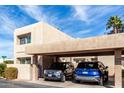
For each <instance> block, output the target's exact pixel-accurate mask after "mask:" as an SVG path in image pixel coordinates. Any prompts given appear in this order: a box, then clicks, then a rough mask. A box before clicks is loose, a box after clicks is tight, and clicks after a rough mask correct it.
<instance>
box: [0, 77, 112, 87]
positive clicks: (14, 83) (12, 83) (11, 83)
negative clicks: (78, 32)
mask: <svg viewBox="0 0 124 93" xmlns="http://www.w3.org/2000/svg"><path fill="white" fill-rule="evenodd" d="M113 80H114V79H113V78H110V80H109V82H108V83H107V84H105V85H104V86H99V85H98V84H97V83H88V82H87V83H86V82H81V83H74V82H72V81H71V80H70V81H69V80H68V81H66V82H60V81H44V80H43V79H40V80H37V81H20V80H5V79H0V88H113V87H114V86H113V83H114V82H113Z"/></svg>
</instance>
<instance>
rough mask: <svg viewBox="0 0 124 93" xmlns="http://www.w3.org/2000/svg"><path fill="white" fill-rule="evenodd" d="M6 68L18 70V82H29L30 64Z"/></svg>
mask: <svg viewBox="0 0 124 93" xmlns="http://www.w3.org/2000/svg"><path fill="white" fill-rule="evenodd" d="M7 67H16V68H17V69H18V79H19V80H31V77H32V76H31V71H32V68H31V65H30V64H7Z"/></svg>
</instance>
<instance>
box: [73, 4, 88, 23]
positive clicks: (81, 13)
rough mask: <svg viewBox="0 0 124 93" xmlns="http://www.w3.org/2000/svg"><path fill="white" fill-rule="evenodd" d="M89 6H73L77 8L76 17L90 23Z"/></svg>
mask: <svg viewBox="0 0 124 93" xmlns="http://www.w3.org/2000/svg"><path fill="white" fill-rule="evenodd" d="M88 8H89V7H88V6H73V9H74V10H75V12H74V17H76V18H77V19H80V20H81V21H83V22H86V23H88V22H89V20H88V19H89V18H88V13H87V11H88Z"/></svg>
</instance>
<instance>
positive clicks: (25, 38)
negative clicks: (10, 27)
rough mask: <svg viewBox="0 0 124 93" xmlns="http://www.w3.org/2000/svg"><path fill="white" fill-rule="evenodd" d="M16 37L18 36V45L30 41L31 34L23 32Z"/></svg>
mask: <svg viewBox="0 0 124 93" xmlns="http://www.w3.org/2000/svg"><path fill="white" fill-rule="evenodd" d="M18 38H19V44H20V45H22V44H28V43H31V34H25V35H22V36H18Z"/></svg>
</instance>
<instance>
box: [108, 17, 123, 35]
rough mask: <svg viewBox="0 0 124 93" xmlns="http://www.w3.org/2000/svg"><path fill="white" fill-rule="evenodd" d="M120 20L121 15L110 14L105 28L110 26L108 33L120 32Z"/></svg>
mask: <svg viewBox="0 0 124 93" xmlns="http://www.w3.org/2000/svg"><path fill="white" fill-rule="evenodd" d="M122 25H123V24H122V20H121V17H118V16H111V17H110V19H109V20H108V22H107V24H106V29H110V28H112V31H111V32H110V33H109V34H113V33H114V34H116V33H120V32H121V31H120V29H121V28H122Z"/></svg>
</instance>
